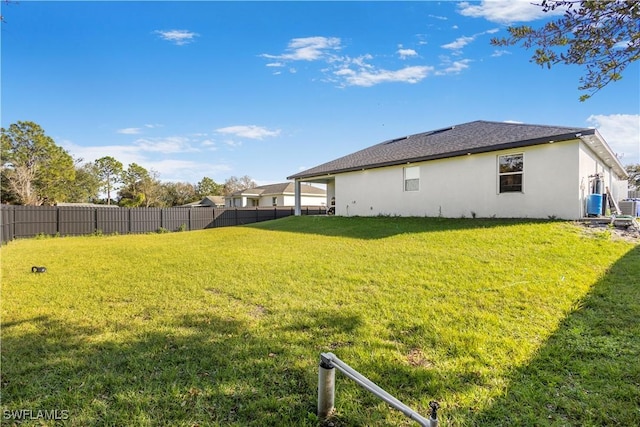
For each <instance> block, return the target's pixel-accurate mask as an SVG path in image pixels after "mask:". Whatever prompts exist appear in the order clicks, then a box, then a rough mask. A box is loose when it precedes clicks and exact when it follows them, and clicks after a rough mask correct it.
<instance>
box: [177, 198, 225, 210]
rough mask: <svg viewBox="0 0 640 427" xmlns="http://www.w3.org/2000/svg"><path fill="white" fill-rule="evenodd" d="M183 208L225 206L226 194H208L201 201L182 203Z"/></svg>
mask: <svg viewBox="0 0 640 427" xmlns="http://www.w3.org/2000/svg"><path fill="white" fill-rule="evenodd" d="M180 207H183V208H202V207H204V208H224V196H206V197H205V198H203V199H202V200H200V201H199V202H193V203H187V204H186V205H181V206H180Z"/></svg>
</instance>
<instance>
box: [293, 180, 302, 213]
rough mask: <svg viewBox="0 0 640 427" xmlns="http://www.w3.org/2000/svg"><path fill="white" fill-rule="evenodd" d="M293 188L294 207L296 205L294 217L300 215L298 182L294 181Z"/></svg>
mask: <svg viewBox="0 0 640 427" xmlns="http://www.w3.org/2000/svg"><path fill="white" fill-rule="evenodd" d="M294 188H295V193H294V194H295V196H294V197H295V205H296V211H295V215H296V216H300V215H301V214H302V213H301V211H300V205H301V194H300V193H301V192H302V190H301V187H300V181H299V180H297V179H296V180H295V184H294Z"/></svg>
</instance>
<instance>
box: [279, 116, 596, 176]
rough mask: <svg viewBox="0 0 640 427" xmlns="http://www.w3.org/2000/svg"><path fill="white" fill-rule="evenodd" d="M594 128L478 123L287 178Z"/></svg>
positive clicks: (540, 140)
mask: <svg viewBox="0 0 640 427" xmlns="http://www.w3.org/2000/svg"><path fill="white" fill-rule="evenodd" d="M594 133H595V129H589V128H577V127H564V126H544V125H529V124H520V123H506V122H488V121H483V120H478V121H474V122H469V123H464V124H460V125H455V126H450V127H446V128H442V129H436V130H432V131H429V132H423V133H419V134H415V135H409V136H406V137H402V138H396V139H392V140H388V141H384V142H381V143H379V144H376V145H373V146H371V147H369V148H365V149H363V150H360V151H357V152H355V153H352V154H349V155H347V156H344V157H340V158H339V159H336V160H333V161H330V162H327V163H324V164H321V165H319V166H316V167H314V168H311V169H307V170H306V171H303V172H300V173H297V174H295V175H291V176H289V177H287V179H302V178H311V177H317V176H322V175H328V174H335V173H340V172H349V171H355V170H360V169H371V168H376V167H383V166H391V165H398V164H403V163H407V162H419V161H425V160H435V159H444V158H448V157H456V156H462V155H466V154H474V153H485V152H489V151H496V150H503V149H508V148H517V147H526V146H530V145H537V144H544V143H547V142H549V141H556V142H558V141H566V140H570V139H575V138H576V137H577V134H581V135H591V134H594Z"/></svg>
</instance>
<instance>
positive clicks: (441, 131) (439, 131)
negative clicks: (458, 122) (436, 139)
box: [424, 126, 455, 136]
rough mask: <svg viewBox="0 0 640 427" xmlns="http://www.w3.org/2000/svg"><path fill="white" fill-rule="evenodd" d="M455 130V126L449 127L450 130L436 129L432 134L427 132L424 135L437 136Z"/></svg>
mask: <svg viewBox="0 0 640 427" xmlns="http://www.w3.org/2000/svg"><path fill="white" fill-rule="evenodd" d="M453 128H455V126H449V127H448V128H442V129H436V130H432V131H431V132H426V133H425V134H424V135H425V136H430V135H436V134H438V133H443V132H446V131H448V130H451V129H453Z"/></svg>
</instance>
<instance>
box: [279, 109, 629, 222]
mask: <svg viewBox="0 0 640 427" xmlns="http://www.w3.org/2000/svg"><path fill="white" fill-rule="evenodd" d="M287 179H292V180H295V183H296V187H297V186H299V185H302V183H303V182H304V183H323V184H326V185H327V196H328V198H329V200H332V199H335V214H336V215H342V216H353V215H359V216H376V215H398V216H429V217H437V216H443V217H451V218H453V217H476V216H477V217H498V218H549V217H551V218H563V219H578V218H582V217H584V216H587V210H588V208H589V206H588V205H589V202H592V201H593V202H594V205H595V207H596V208H598V209H602V210H603V211H604V208H605V206H606V205H605V202H604V197H606V195H607V192H608V193H609V194H608V195H609V196H610V198H609V199H611V198H613V199H614V200H616V201H617V200H621V199H624V198H625V197H626V195H627V181H626V180H627V179H628V175H627V173H626V171H625V170H624V168H623V166H622V165H621V163H620V161H619V160H618V159H617V158H616V156H615V154H614V153H613V152H612V151H611V148H610V147H609V146H608V145H607V143H606V141H605V140H604V139H603V138H602V136H601V135H600V134H599V133H598V131H597V130H595V129H589V128H581V127H562V126H540V125H530V124H520V123H503V122H490V121H474V122H470V123H464V124H460V125H455V126H449V127H445V128H442V129H436V130H432V131H429V132H424V133H419V134H415V135H409V136H404V137H401V138H396V139H392V140H389V141H384V142H381V143H379V144H376V145H373V146H371V147H369V148H365V149H363V150H360V151H357V152H355V153H352V154H349V155H346V156H344V157H341V158H339V159H336V160H332V161H330V162H327V163H324V164H321V165H319V166H316V167H314V168H311V169H308V170H305V171H303V172H300V173H296V174H295V175H291V176H290V177H288V178H287ZM596 193H597V194H596ZM594 194H595V195H594ZM598 198H599V199H598ZM296 200H298V199H296ZM598 201H599V202H600V204H599V205H598ZM298 205H299V203H296V206H298ZM592 208H593V206H592ZM296 212H297V213H298V212H299V211H298V210H296Z"/></svg>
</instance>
